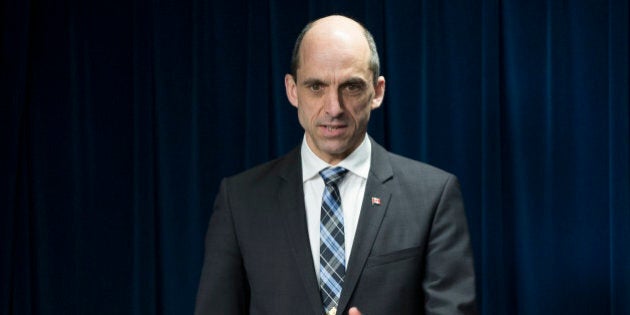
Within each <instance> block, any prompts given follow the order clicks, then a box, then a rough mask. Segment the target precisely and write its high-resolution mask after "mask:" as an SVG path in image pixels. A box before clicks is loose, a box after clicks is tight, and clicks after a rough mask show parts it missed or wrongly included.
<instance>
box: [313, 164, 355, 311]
mask: <svg viewBox="0 0 630 315" xmlns="http://www.w3.org/2000/svg"><path fill="white" fill-rule="evenodd" d="M347 172H348V170H347V169H345V168H343V167H339V166H338V167H334V168H330V167H327V168H325V169H323V170H322V171H321V172H319V175H320V176H321V177H322V178H323V179H324V184H325V185H326V188H324V195H323V197H322V214H321V222H320V224H319V232H320V241H319V255H320V256H319V287H320V294H321V296H322V304H323V307H324V311H325V312H326V314H330V315H334V314H336V312H337V303H338V302H339V297H340V296H341V287H342V285H343V277H344V276H345V274H346V259H345V255H346V254H345V249H344V247H345V246H344V230H343V211H342V210H341V197H340V194H339V187H338V186H337V184H338V183H340V182H341V180H342V179H343V176H344V175H346V173H347Z"/></svg>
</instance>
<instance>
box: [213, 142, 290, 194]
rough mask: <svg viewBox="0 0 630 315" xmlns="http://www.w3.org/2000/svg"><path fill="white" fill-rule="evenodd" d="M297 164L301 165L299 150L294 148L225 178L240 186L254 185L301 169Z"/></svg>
mask: <svg viewBox="0 0 630 315" xmlns="http://www.w3.org/2000/svg"><path fill="white" fill-rule="evenodd" d="M299 166H301V164H300V157H299V151H296V149H294V150H292V151H291V152H289V153H287V154H286V155H284V156H281V157H278V158H276V159H273V160H271V161H268V162H265V163H262V164H259V165H257V166H254V167H252V168H250V169H247V170H245V171H243V172H241V173H238V174H235V175H232V176H229V177H227V178H226V180H227V181H229V182H230V183H231V184H232V185H238V186H241V187H244V186H245V187H246V186H248V185H250V184H256V186H259V185H261V184H264V183H266V182H268V181H269V180H273V179H275V178H277V177H278V176H279V175H281V174H286V173H287V172H292V171H295V170H300V171H301V169H300V168H298V167H299Z"/></svg>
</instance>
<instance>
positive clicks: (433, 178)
mask: <svg viewBox="0 0 630 315" xmlns="http://www.w3.org/2000/svg"><path fill="white" fill-rule="evenodd" d="M285 87H286V93H287V97H288V99H289V102H290V103H291V104H292V105H293V106H295V107H296V108H297V112H298V118H299V121H300V124H301V125H302V127H303V128H304V130H305V133H304V140H303V142H302V145H301V147H299V148H296V149H295V150H293V151H292V152H290V153H289V154H287V155H286V156H284V157H281V158H279V159H277V160H274V161H271V162H269V163H266V164H263V165H261V166H258V167H256V168H253V169H251V170H249V171H246V172H244V173H242V174H239V175H236V176H234V177H230V178H227V179H225V180H223V182H222V184H221V188H220V192H219V194H218V196H217V200H216V203H215V208H214V213H213V215H212V218H211V220H210V224H209V227H208V234H207V238H206V253H205V261H204V266H203V271H202V275H201V280H200V285H199V292H198V295H197V305H196V311H195V313H196V314H222V315H231V314H313V315H320V314H331V315H334V314H350V315H356V314H360V312H363V313H364V314H368V315H381V314H383V315H401V314H448V315H452V314H473V313H474V312H475V289H474V286H475V284H474V271H473V262H472V252H471V249H470V244H469V236H468V229H467V223H466V219H465V214H464V210H463V203H462V199H461V193H460V190H459V186H458V183H457V180H456V178H455V177H454V176H453V175H451V174H448V173H446V172H443V171H441V170H438V169H436V168H434V167H431V166H428V165H426V164H422V163H420V162H415V161H412V160H409V159H406V158H403V157H400V156H397V155H394V154H391V153H388V152H387V151H385V149H383V148H382V147H381V146H379V145H378V144H377V143H375V142H374V141H373V140H372V139H370V138H369V137H368V136H367V124H368V121H369V118H370V112H371V111H372V110H373V109H376V108H378V107H379V106H380V105H381V102H382V101H383V96H384V94H385V79H384V78H383V77H382V76H379V61H378V54H377V52H376V47H375V45H374V40H373V38H372V36H371V35H370V34H369V32H368V31H367V30H366V29H364V28H363V27H362V26H361V25H360V24H358V23H357V22H355V21H353V20H351V19H349V18H346V17H343V16H329V17H325V18H322V19H319V20H317V21H315V22H312V23H310V24H309V25H307V26H306V28H305V29H304V30H303V32H302V33H301V34H300V36H299V37H298V40H297V42H296V45H295V49H294V53H293V60H292V73H291V74H287V75H286V77H285ZM359 310H360V312H359Z"/></svg>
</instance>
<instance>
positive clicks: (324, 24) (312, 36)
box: [291, 15, 380, 84]
mask: <svg viewBox="0 0 630 315" xmlns="http://www.w3.org/2000/svg"><path fill="white" fill-rule="evenodd" d="M322 41H325V42H327V43H330V44H332V45H333V46H337V47H340V46H346V47H347V46H349V45H355V47H356V48H357V50H356V53H357V54H362V53H366V54H368V58H367V60H368V68H369V69H370V71H371V72H372V78H373V82H374V84H376V81H377V79H378V77H379V75H380V62H379V58H378V52H377V50H376V43H375V42H374V38H373V37H372V34H370V32H369V31H368V30H367V29H366V28H365V27H363V25H361V24H359V23H358V22H356V21H355V20H352V19H350V18H347V17H345V16H341V15H331V16H327V17H323V18H321V19H318V20H315V21H313V22H310V23H309V24H307V25H306V26H305V27H304V29H302V32H300V35H298V38H297V40H296V41H295V46H294V47H293V55H292V56H291V75H292V76H293V79H294V80H297V73H298V69H299V68H300V64H301V62H302V50H303V47H304V46H308V45H317V44H318V43H321V42H322Z"/></svg>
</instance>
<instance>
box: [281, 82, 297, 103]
mask: <svg viewBox="0 0 630 315" xmlns="http://www.w3.org/2000/svg"><path fill="white" fill-rule="evenodd" d="M284 88H285V90H286V92H287V98H288V99H289V102H290V103H291V105H293V107H295V108H297V107H298V97H297V83H296V82H295V79H294V78H293V76H292V75H290V74H285V75H284Z"/></svg>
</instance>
